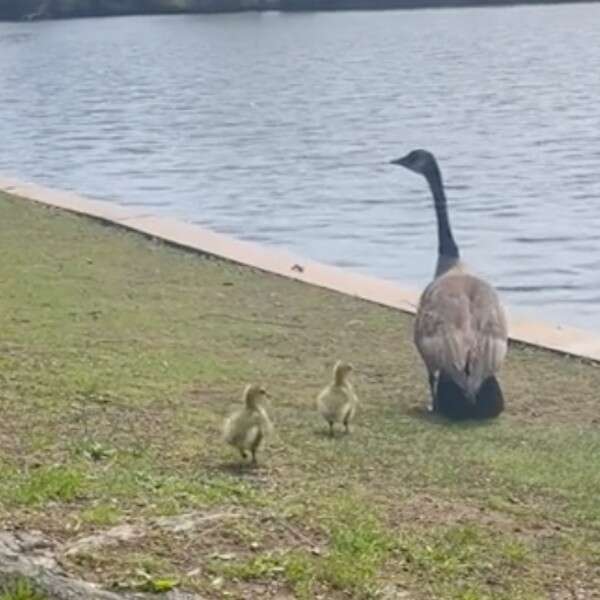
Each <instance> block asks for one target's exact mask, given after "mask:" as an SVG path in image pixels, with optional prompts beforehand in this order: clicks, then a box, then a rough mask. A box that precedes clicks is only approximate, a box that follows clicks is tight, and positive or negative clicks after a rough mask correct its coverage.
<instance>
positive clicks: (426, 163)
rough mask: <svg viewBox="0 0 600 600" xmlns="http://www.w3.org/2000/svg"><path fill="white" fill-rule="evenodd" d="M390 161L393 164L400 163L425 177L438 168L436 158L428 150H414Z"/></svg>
mask: <svg viewBox="0 0 600 600" xmlns="http://www.w3.org/2000/svg"><path fill="white" fill-rule="evenodd" d="M390 162H391V164H392V165H400V166H401V167H405V168H407V169H409V170H411V171H414V172H415V173H418V174H419V175H423V176H425V177H427V176H428V175H430V174H432V173H433V172H435V171H436V170H437V164H436V162H435V158H434V156H433V154H431V152H428V151H427V150H413V151H412V152H409V153H408V154H407V155H406V156H403V157H402V158H397V159H396V160H392V161H390Z"/></svg>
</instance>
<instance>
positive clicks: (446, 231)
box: [425, 163, 460, 259]
mask: <svg viewBox="0 0 600 600" xmlns="http://www.w3.org/2000/svg"><path fill="white" fill-rule="evenodd" d="M425 177H426V178H427V182H428V183H429V187H430V188H431V193H432V194H433V199H434V202H435V214H436V217H437V225H438V254H439V255H440V256H447V257H448V258H453V259H458V258H459V256H460V255H459V252H458V246H457V245H456V242H455V241H454V237H453V235H452V229H451V227H450V220H449V219H448V209H447V207H446V194H445V193H444V185H443V183H442V175H441V173H440V169H439V167H438V166H437V164H435V163H434V164H433V166H432V167H431V168H430V169H429V171H428V172H427V174H426V175H425Z"/></svg>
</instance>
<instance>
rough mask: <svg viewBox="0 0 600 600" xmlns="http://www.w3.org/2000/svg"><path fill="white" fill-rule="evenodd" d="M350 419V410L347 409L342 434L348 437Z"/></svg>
mask: <svg viewBox="0 0 600 600" xmlns="http://www.w3.org/2000/svg"><path fill="white" fill-rule="evenodd" d="M351 418H352V409H349V410H348V411H347V412H346V415H345V416H344V433H345V434H346V435H348V434H349V433H350V419H351Z"/></svg>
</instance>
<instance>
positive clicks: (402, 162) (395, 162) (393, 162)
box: [390, 156, 406, 167]
mask: <svg viewBox="0 0 600 600" xmlns="http://www.w3.org/2000/svg"><path fill="white" fill-rule="evenodd" d="M390 165H398V166H400V167H405V166H406V156H403V157H402V158H395V159H394V160H390Z"/></svg>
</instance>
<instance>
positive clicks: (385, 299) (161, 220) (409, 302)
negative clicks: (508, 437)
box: [0, 177, 600, 361]
mask: <svg viewBox="0 0 600 600" xmlns="http://www.w3.org/2000/svg"><path fill="white" fill-rule="evenodd" d="M0 191H3V192H6V193H8V194H12V195H14V196H18V197H21V198H23V199H24V200H33V201H35V202H39V203H41V204H44V205H46V206H52V207H55V208H59V209H62V210H67V211H70V212H74V213H78V214H81V215H85V216H88V217H92V218H95V219H99V220H101V221H104V222H106V223H111V224H114V225H117V226H120V227H125V228H127V229H131V230H132V231H137V232H139V233H143V234H145V235H148V236H151V237H155V238H159V239H162V240H164V241H166V242H169V243H172V244H176V245H178V246H181V247H183V248H189V249H192V250H195V251H197V252H201V253H204V254H210V255H214V256H216V257H220V258H224V259H227V260H230V261H233V262H236V263H239V264H242V265H247V266H250V267H254V268H256V269H259V270H261V271H265V272H267V273H274V274H277V275H281V276H283V277H287V278H289V279H295V280H298V281H302V282H304V283H308V284H311V285H316V286H319V287H323V288H327V289H330V290H335V291H337V292H341V293H343V294H348V295H350V296H355V297H357V298H361V299H363V300H368V301H370V302H375V303H377V304H381V305H383V306H388V307H391V308H396V309H398V310H401V311H403V312H407V313H412V314H414V313H415V311H416V307H417V303H418V300H419V292H417V291H416V290H410V289H404V288H402V287H400V286H398V285H397V284H396V283H393V282H391V281H386V280H383V279H377V278H375V277H369V276H367V275H361V274H357V273H352V272H349V271H346V270H344V269H341V268H338V267H333V266H329V265H325V264H322V263H318V262H314V261H309V260H306V259H303V258H299V257H295V256H293V255H292V254H288V253H286V252H284V251H279V250H274V249H271V248H266V247H264V246H261V245H259V244H255V243H251V242H244V241H241V240H236V239H234V238H231V237H229V236H226V235H222V234H219V233H215V232H214V231H211V230H209V229H206V228H204V227H201V226H199V225H194V224H192V223H185V222H182V221H178V220H176V219H172V218H169V217H157V216H155V215H152V214H149V213H148V212H147V211H144V210H139V211H133V210H131V209H127V208H125V207H122V206H119V205H118V204H113V203H110V202H104V201H99V200H92V199H90V198H85V197H83V196H80V195H78V194H75V193H72V192H64V191H58V190H53V189H49V188H46V187H43V186H40V185H37V184H33V183H24V182H20V181H16V180H11V179H7V178H3V177H0ZM509 329H510V338H511V339H512V340H514V341H517V342H521V343H524V344H528V345H531V346H536V347H540V348H545V349H548V350H553V351H556V352H560V353H563V354H569V355H573V356H579V357H581V358H586V359H590V360H594V361H600V335H598V334H594V333H590V332H587V331H583V330H580V329H575V328H572V327H563V326H561V325H551V324H549V323H544V322H535V321H529V320H521V319H516V318H510V326H509Z"/></svg>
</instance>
